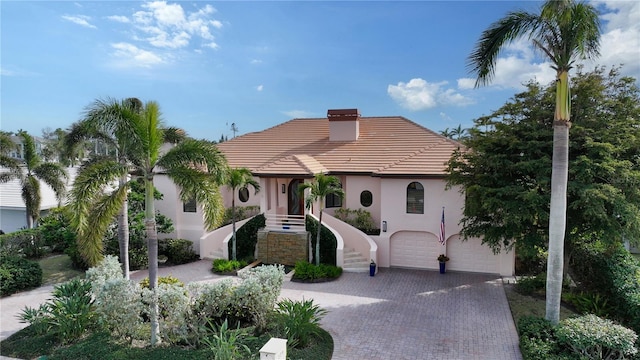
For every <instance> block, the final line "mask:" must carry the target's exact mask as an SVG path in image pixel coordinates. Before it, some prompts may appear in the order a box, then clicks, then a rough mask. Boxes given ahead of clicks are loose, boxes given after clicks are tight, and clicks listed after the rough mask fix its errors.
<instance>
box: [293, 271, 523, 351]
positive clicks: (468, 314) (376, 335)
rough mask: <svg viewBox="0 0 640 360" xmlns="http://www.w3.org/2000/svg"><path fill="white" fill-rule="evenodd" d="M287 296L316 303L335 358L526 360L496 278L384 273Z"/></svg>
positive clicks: (305, 287)
mask: <svg viewBox="0 0 640 360" xmlns="http://www.w3.org/2000/svg"><path fill="white" fill-rule="evenodd" d="M282 297H289V298H293V299H302V298H303V297H304V298H306V299H309V298H313V299H314V300H315V302H316V303H318V304H320V305H321V306H322V307H323V308H325V309H327V310H329V314H328V315H327V316H326V317H325V318H324V319H323V321H322V326H323V328H325V329H326V330H328V331H329V332H330V333H331V335H333V339H334V342H335V348H334V354H333V359H336V360H358V359H385V360H386V359H487V360H499V359H509V360H512V359H522V356H521V355H520V351H519V349H518V335H517V333H516V328H515V326H514V323H513V319H512V317H511V312H510V311H509V304H508V302H507V299H506V295H505V293H504V289H503V287H502V280H501V279H500V277H499V276H496V275H484V274H471V273H455V272H447V273H446V274H444V275H441V274H439V273H438V272H434V271H420V270H406V269H380V271H379V273H378V274H377V275H376V276H375V277H370V276H368V274H354V273H345V274H343V275H342V276H341V278H340V279H338V280H337V281H334V282H329V283H321V284H301V283H292V282H285V284H284V285H283V290H282Z"/></svg>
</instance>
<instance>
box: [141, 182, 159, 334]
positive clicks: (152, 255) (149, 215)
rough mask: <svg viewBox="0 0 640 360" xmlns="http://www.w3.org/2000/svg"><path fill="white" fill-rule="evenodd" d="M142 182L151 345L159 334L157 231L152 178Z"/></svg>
mask: <svg viewBox="0 0 640 360" xmlns="http://www.w3.org/2000/svg"><path fill="white" fill-rule="evenodd" d="M144 182H145V198H144V205H145V220H144V226H145V230H146V234H147V247H148V251H149V289H151V291H152V292H153V301H152V303H151V345H156V344H157V343H158V341H159V334H160V325H159V324H158V232H157V230H156V214H155V207H154V204H153V201H154V199H153V189H154V188H153V180H149V179H145V181H144Z"/></svg>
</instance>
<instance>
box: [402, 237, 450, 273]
mask: <svg viewBox="0 0 640 360" xmlns="http://www.w3.org/2000/svg"><path fill="white" fill-rule="evenodd" d="M390 252H391V254H390V255H391V259H390V262H391V266H395V267H408V268H418V269H437V268H438V261H437V260H436V259H437V257H438V254H440V253H441V252H442V246H441V245H440V243H439V242H438V239H437V238H436V236H435V235H434V234H432V233H428V232H421V231H400V232H397V233H395V234H393V235H392V236H391V251H390Z"/></svg>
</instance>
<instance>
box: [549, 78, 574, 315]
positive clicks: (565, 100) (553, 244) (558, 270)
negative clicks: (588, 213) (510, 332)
mask: <svg viewBox="0 0 640 360" xmlns="http://www.w3.org/2000/svg"><path fill="white" fill-rule="evenodd" d="M570 101H571V99H570V97H569V77H568V73H567V71H563V72H561V73H559V74H558V81H557V85H556V113H555V116H554V117H555V119H554V122H553V158H552V170H551V204H550V212H549V255H548V257H547V289H546V294H547V295H546V314H545V318H546V319H547V320H549V321H550V322H551V323H552V324H557V323H558V322H559V321H560V300H561V296H562V279H563V276H562V275H563V270H564V235H565V228H566V218H567V178H568V171H569V128H570V127H571V123H570V122H569V119H570Z"/></svg>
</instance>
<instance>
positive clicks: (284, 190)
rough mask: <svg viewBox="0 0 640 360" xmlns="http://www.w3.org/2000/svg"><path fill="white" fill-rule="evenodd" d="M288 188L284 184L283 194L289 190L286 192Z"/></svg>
mask: <svg viewBox="0 0 640 360" xmlns="http://www.w3.org/2000/svg"><path fill="white" fill-rule="evenodd" d="M286 189H287V188H286V186H284V184H282V193H283V194H284V193H285V192H286V191H287V190H286Z"/></svg>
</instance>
